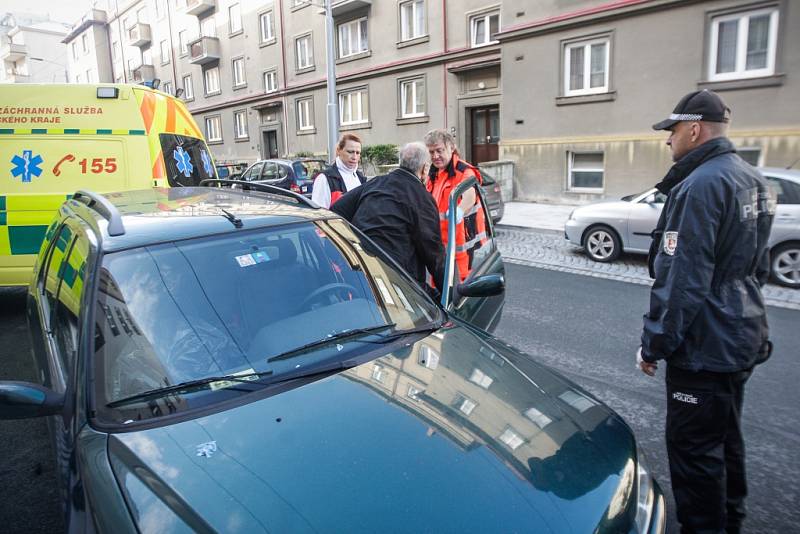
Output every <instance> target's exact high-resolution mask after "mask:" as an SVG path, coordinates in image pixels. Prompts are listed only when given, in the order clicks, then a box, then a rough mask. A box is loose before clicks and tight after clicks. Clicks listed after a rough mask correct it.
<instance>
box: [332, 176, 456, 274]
mask: <svg viewBox="0 0 800 534" xmlns="http://www.w3.org/2000/svg"><path fill="white" fill-rule="evenodd" d="M331 211H334V212H336V213H337V214H339V215H341V216H342V217H344V218H345V219H347V220H348V221H349V222H350V223H352V224H353V226H355V227H356V228H358V229H359V230H361V231H362V232H364V233H365V234H366V235H367V236H368V237H370V238H371V239H372V240H373V241H374V242H375V243H377V245H378V246H379V247H380V248H382V249H383V250H384V251H385V252H387V253H388V254H389V255H390V256H391V257H392V258H393V259H394V260H395V261H396V262H397V263H399V264H400V266H402V267H403V268H404V269H405V270H406V271H407V272H408V273H409V274H410V275H411V276H412V277H414V278H415V279H416V280H417V281H418V282H419V283H420V284H422V285H423V287H424V285H425V271H426V269H427V271H428V272H430V273H431V274H432V275H433V277H434V282H435V284H436V287H438V288H441V287H442V284H443V279H444V245H442V235H441V232H440V230H439V211H438V210H437V209H436V204H434V202H433V197H431V194H430V193H428V191H427V190H426V189H425V186H424V185H422V182H420V181H419V178H417V177H416V176H415V175H414V174H413V173H412V172H410V171H408V170H406V169H403V168H398V169H395V170H393V171H392V172H390V173H389V174H386V175H383V176H377V177H375V178H373V179H372V180H369V181H368V182H367V183H365V184H364V185H362V186H361V187H357V188H355V189H353V190H351V191H349V192H347V193H346V194H345V195H344V196H343V197H342V198H340V199H339V200H338V201H337V202H336V204H334V205H333V206H331Z"/></svg>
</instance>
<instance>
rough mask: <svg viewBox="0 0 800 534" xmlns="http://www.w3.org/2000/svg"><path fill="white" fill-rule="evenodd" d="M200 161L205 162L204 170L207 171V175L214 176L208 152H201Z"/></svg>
mask: <svg viewBox="0 0 800 534" xmlns="http://www.w3.org/2000/svg"><path fill="white" fill-rule="evenodd" d="M200 159H202V160H203V169H205V171H206V174H207V175H208V176H213V175H212V174H211V170H212V169H211V158H210V157H209V156H208V152H206V151H205V150H201V151H200Z"/></svg>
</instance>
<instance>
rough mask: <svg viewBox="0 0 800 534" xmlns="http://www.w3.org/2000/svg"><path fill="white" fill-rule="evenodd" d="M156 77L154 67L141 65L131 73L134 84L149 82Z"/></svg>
mask: <svg viewBox="0 0 800 534" xmlns="http://www.w3.org/2000/svg"><path fill="white" fill-rule="evenodd" d="M155 77H156V68H155V67H154V66H152V65H139V66H138V67H136V68H135V69H133V70H132V71H131V78H133V81H134V82H149V81H150V80H152V79H153V78H155Z"/></svg>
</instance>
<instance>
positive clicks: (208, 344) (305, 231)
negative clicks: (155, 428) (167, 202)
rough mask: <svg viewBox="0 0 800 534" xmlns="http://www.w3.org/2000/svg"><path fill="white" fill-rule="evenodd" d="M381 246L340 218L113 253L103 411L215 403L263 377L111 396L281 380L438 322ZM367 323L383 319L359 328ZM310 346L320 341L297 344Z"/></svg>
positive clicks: (101, 337) (103, 284)
mask: <svg viewBox="0 0 800 534" xmlns="http://www.w3.org/2000/svg"><path fill="white" fill-rule="evenodd" d="M372 248H373V247H372V246H371V245H370V243H369V242H365V241H362V238H360V237H359V236H358V235H356V234H355V233H354V231H353V230H352V229H351V228H350V227H349V226H348V225H347V224H346V223H345V222H344V221H341V220H335V219H333V220H327V221H316V222H307V223H299V224H292V225H287V226H281V227H273V228H267V229H260V230H253V231H237V232H235V233H230V234H225V235H222V236H214V237H205V238H199V239H193V240H187V241H180V242H171V243H162V244H157V245H152V246H147V247H141V248H135V249H131V250H126V251H121V252H115V253H111V254H107V255H106V256H105V257H104V259H103V262H102V267H101V273H100V284H99V289H98V294H97V304H98V309H97V312H96V314H95V315H96V331H95V358H94V374H95V401H94V403H95V406H96V410H97V414H98V417H100V418H101V419H102V420H104V421H109V422H116V423H120V422H130V421H137V420H142V419H149V418H153V417H157V416H159V415H163V414H167V413H174V412H179V411H185V410H187V409H192V408H196V407H202V406H207V405H208V404H212V403H216V402H219V401H223V400H226V399H229V398H231V397H232V396H238V395H241V394H242V391H245V392H247V391H253V389H254V387H253V386H251V385H249V384H243V382H245V381H243V380H234V381H230V382H225V381H221V382H215V383H211V384H208V385H207V387H201V388H198V389H193V390H187V391H173V392H172V393H170V394H169V395H164V397H163V398H160V397H158V396H156V397H155V398H150V397H147V396H145V397H144V398H143V399H142V400H141V401H140V402H132V403H125V402H122V403H120V402H117V403H116V404H115V405H114V406H113V407H109V406H108V404H109V403H115V401H120V399H122V400H123V401H124V399H128V398H131V397H136V396H138V395H140V394H142V393H145V392H151V391H154V390H159V389H161V388H167V387H169V386H175V385H176V384H181V383H184V382H190V381H197V380H201V381H202V380H203V379H204V378H208V377H225V376H229V375H239V376H243V375H247V376H254V375H256V376H264V377H268V379H264V380H263V383H266V382H268V381H279V380H280V379H281V377H282V376H287V375H297V374H298V373H299V372H302V370H303V369H308V370H309V372H312V371H313V370H314V369H319V368H320V366H330V365H331V364H333V363H335V362H337V361H344V360H345V359H352V358H355V357H358V356H363V357H364V358H367V359H369V358H370V357H372V356H371V352H370V351H373V352H375V357H377V356H380V355H382V354H385V350H383V352H381V351H380V350H377V351H376V348H378V347H380V345H377V344H376V343H379V342H381V340H383V341H384V342H385V341H389V340H390V339H391V340H396V339H397V337H398V336H397V335H395V334H397V333H398V332H403V331H421V330H424V329H425V328H431V327H435V326H436V325H437V324H438V321H440V310H439V308H437V307H436V305H435V304H434V303H433V302H432V301H431V300H430V298H429V297H428V296H427V295H426V294H425V292H424V291H423V290H422V289H421V288H420V287H419V286H418V285H417V284H416V283H415V282H413V281H411V280H410V279H409V278H408V277H407V276H405V275H402V274H400V272H398V271H397V270H396V268H395V267H394V266H393V265H391V264H390V263H389V262H388V261H387V260H385V259H384V256H383V255H382V254H379V253H372V252H370V249H372ZM384 325H385V328H376V327H381V326H384ZM356 329H373V330H366V331H362V332H348V331H350V330H356ZM392 335H394V336H393V337H392V338H390V336H392ZM327 338H331V339H332V342H331V343H325V342H324V340H326V339H327ZM334 338H336V339H334ZM320 340H322V341H323V342H322V343H319V344H315V342H319V341H320ZM401 342H403V341H401ZM304 345H309V346H311V345H314V346H313V347H311V348H310V349H308V350H300V351H297V354H290V353H292V351H294V350H295V349H298V348H299V347H303V346H304ZM279 355H283V356H282V357H280V358H276V356H279ZM270 360H272V361H270ZM298 370H299V371H298ZM259 380H260V379H259ZM258 385H261V384H258ZM262 387H263V386H262Z"/></svg>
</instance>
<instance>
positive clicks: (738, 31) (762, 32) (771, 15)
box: [708, 8, 778, 81]
mask: <svg viewBox="0 0 800 534" xmlns="http://www.w3.org/2000/svg"><path fill="white" fill-rule="evenodd" d="M777 41H778V9H777V8H769V9H759V10H756V11H749V12H745V13H734V14H730V15H723V16H719V17H715V18H714V19H713V20H712V22H711V41H710V42H711V47H710V50H709V62H708V63H709V73H708V79H709V80H711V81H723V80H734V79H738V78H755V77H758V76H769V75H771V74H773V73H774V72H775V49H776V47H777Z"/></svg>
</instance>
